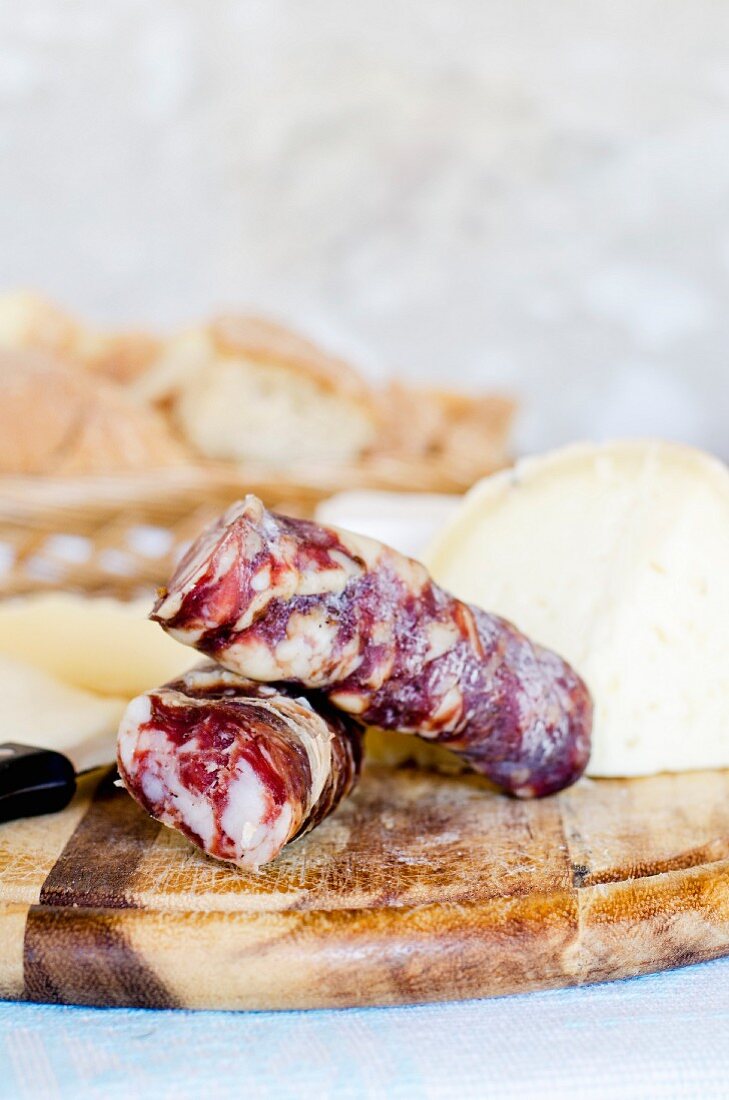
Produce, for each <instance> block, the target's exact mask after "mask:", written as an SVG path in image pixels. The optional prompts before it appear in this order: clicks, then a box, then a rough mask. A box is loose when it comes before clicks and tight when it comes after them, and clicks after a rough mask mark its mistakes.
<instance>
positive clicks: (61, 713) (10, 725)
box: [0, 657, 127, 771]
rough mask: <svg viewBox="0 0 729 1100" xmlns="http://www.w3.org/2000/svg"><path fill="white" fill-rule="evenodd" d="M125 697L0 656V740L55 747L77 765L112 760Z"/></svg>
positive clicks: (93, 765)
mask: <svg viewBox="0 0 729 1100" xmlns="http://www.w3.org/2000/svg"><path fill="white" fill-rule="evenodd" d="M126 705H127V700H126V699H116V698H113V697H111V696H106V697H104V698H102V697H101V696H98V695H94V694H92V693H91V692H89V691H82V690H81V689H79V688H76V687H71V686H70V685H69V684H64V683H62V682H61V681H60V680H57V679H56V678H55V677H54V676H51V675H49V674H48V673H47V672H43V671H41V670H40V669H38V668H35V667H33V666H32V665H29V664H26V663H25V662H23V661H14V660H11V659H10V658H8V657H0V731H1V734H2V736H0V741H14V742H17V743H19V744H22V745H33V746H35V747H37V748H45V749H55V750H56V751H57V752H62V753H65V754H66V755H67V756H69V757H70V758H71V760H72V761H73V763H74V766H75V767H76V769H77V771H83V770H84V769H86V768H93V767H96V766H98V765H99V764H106V763H111V762H112V761H113V760H114V755H115V751H116V749H115V746H116V731H117V727H118V725H119V720H120V718H121V716H122V714H123V713H124V709H125V707H126Z"/></svg>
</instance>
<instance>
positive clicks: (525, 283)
mask: <svg viewBox="0 0 729 1100" xmlns="http://www.w3.org/2000/svg"><path fill="white" fill-rule="evenodd" d="M18 285H20V286H30V287H35V288H38V289H42V290H44V291H46V292H47V293H49V294H51V295H52V296H55V297H56V298H57V299H58V300H59V301H60V302H61V303H62V304H64V305H66V306H68V307H69V308H72V309H75V310H77V311H79V312H81V313H82V314H83V313H86V314H87V315H88V316H89V317H90V318H92V319H95V320H97V321H102V322H104V321H115V322H124V323H126V322H129V323H132V324H142V323H144V324H151V325H161V326H165V325H170V324H177V323H179V322H184V321H188V320H192V319H194V318H197V317H199V316H201V315H205V314H206V313H208V312H209V311H211V310H212V309H215V308H217V307H220V306H224V305H238V304H245V305H253V306H257V307H259V308H261V309H263V310H266V311H268V312H270V313H272V314H273V315H275V316H279V317H281V318H282V319H288V320H290V321H293V322H295V323H297V324H299V325H301V326H302V327H303V328H304V329H305V330H308V331H309V332H310V333H311V334H313V335H314V336H316V337H319V338H321V339H322V340H324V341H325V342H327V343H328V344H329V345H330V346H332V347H333V348H334V349H338V350H340V351H342V352H344V353H345V354H349V355H350V356H352V357H353V358H354V360H355V361H356V362H359V364H360V365H361V366H363V367H364V368H365V369H366V370H368V371H369V372H371V373H372V374H373V375H385V374H387V373H389V372H391V371H398V372H401V373H403V374H406V375H409V376H411V377H413V378H415V377H417V378H420V379H432V380H440V381H441V382H446V383H450V384H459V385H461V386H463V387H465V388H472V389H475V388H479V387H489V388H492V387H498V388H502V389H505V390H510V391H514V392H516V393H518V394H519V395H520V396H521V397H522V398H523V400H524V403H525V410H524V414H523V415H522V418H521V422H520V425H519V442H520V445H521V447H522V448H523V449H534V448H537V447H542V446H546V445H550V444H552V443H555V442H560V441H564V440H567V439H570V438H573V437H578V436H586V435H591V436H605V435H611V434H637V433H660V434H664V435H667V436H670V437H674V438H682V439H686V440H689V441H692V442H699V443H702V444H704V445H706V446H709V447H712V448H713V449H714V450H716V451H718V452H720V453H722V454H724V455H725V456H727V457H729V439H728V438H727V427H726V426H727V421H728V419H729V368H728V367H727V349H728V348H729V311H728V310H727V300H728V298H729V8H728V7H727V5H726V4H725V3H724V2H723V0H694V2H693V3H688V2H687V0H605V2H595V0H552V3H550V4H544V3H542V2H539V0H420V2H419V3H417V4H414V3H407V2H405V0H366V2H365V0H359V2H350V3H342V2H338V0H306V2H304V3H302V2H297V0H261V2H258V0H208V2H205V0H103V2H102V3H99V0H63V2H60V0H24V2H23V3H18V2H17V0H0V288H10V287H15V286H18Z"/></svg>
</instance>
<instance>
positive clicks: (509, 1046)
mask: <svg viewBox="0 0 729 1100" xmlns="http://www.w3.org/2000/svg"><path fill="white" fill-rule="evenodd" d="M0 1043H1V1044H2V1046H1V1047H0V1050H2V1054H1V1055H0V1059H1V1064H0V1071H1V1072H0V1097H2V1098H3V1100H5V1098H6V1097H7V1098H8V1100H10V1098H12V1100H26V1098H28V1097H32V1098H33V1100H35V1098H37V1097H42V1098H43V1100H54V1098H56V1097H74V1098H78V1097H99V1098H103V1100H114V1098H116V1097H119V1098H122V1097H123V1098H124V1100H130V1098H131V1100H139V1098H144V1097H155V1100H166V1098H169V1100H180V1098H185V1097H205V1098H208V1097H209V1098H210V1100H219V1098H225V1097H236V1100H258V1098H261V1100H269V1098H270V1100H287V1098H289V1097H291V1098H296V1100H302V1098H306V1097H310V1096H311V1097H316V1098H317V1100H325V1098H327V1097H337V1098H339V1097H344V1098H357V1100H359V1098H365V1097H366V1098H369V1097H373V1098H377V1100H380V1098H387V1100H397V1098H399V1097H408V1098H409V1097H424V1098H430V1097H451V1096H452V1097H454V1098H458V1100H465V1098H468V1097H478V1098H484V1100H488V1098H489V1097H509V1098H511V1097H520V1098H521V1097H523V1098H526V1097H529V1098H532V1097H535V1096H539V1097H540V1100H544V1098H546V1097H560V1098H570V1097H583V1096H588V1095H589V1096H590V1097H598V1098H601V1097H620V1098H621V1100H624V1098H626V1097H636V1098H637V1097H640V1098H641V1100H645V1098H648V1100H662V1098H668V1097H670V1098H678V1097H682V1098H683V1097H700V1098H701V1100H714V1098H716V1100H719V1098H722V1100H724V1098H726V1097H728V1096H729V959H722V960H719V961H717V962H714V963H705V964H703V965H700V966H693V967H688V968H686V969H684V970H678V971H674V972H672V973H667V974H657V975H651V976H649V977H645V978H638V979H634V980H633V981H628V982H617V983H612V984H609V985H602V986H593V987H590V988H584V989H579V990H557V991H554V992H549V993H537V994H529V995H525V996H519V997H507V998H503V999H501V1000H492V1001H468V1002H465V1003H462V1004H447V1005H422V1006H416V1007H409V1008H382V1009H350V1010H345V1011H336V1012H335V1011H331V1012H329V1011H328V1012H282V1013H272V1012H259V1013H254V1012H237V1013H234V1012H181V1011H151V1010H131V1009H130V1010H126V1009H80V1008H65V1007H56V1006H43V1005H21V1004H11V1003H5V1004H0Z"/></svg>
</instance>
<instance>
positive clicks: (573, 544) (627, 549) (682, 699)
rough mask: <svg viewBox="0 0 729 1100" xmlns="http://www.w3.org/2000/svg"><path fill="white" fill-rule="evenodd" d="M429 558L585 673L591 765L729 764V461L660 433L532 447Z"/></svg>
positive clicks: (452, 584) (481, 489)
mask: <svg viewBox="0 0 729 1100" xmlns="http://www.w3.org/2000/svg"><path fill="white" fill-rule="evenodd" d="M424 560H425V562H426V564H427V565H428V566H429V568H430V569H431V571H432V573H433V575H434V576H435V578H436V580H437V581H438V582H439V583H441V584H442V585H443V586H444V587H445V588H448V589H450V590H451V591H452V592H454V593H455V595H456V596H459V597H460V598H461V599H464V600H467V601H469V602H471V603H475V604H479V605H480V606H482V607H485V608H488V610H490V611H495V612H497V613H498V614H500V615H503V616H505V617H506V618H508V619H510V620H512V621H513V622H514V623H516V624H517V626H519V627H520V628H521V629H522V630H524V631H525V632H526V633H527V634H529V635H530V636H531V637H533V638H534V639H535V640H536V641H538V642H541V643H543V644H544V645H547V646H550V647H551V648H553V649H555V650H556V651H557V652H558V653H560V654H562V655H563V656H564V657H566V658H567V660H569V661H570V662H571V663H572V664H573V665H574V666H575V668H576V669H577V670H578V672H580V673H581V674H582V676H583V677H584V678H585V680H586V681H587V683H588V685H589V687H590V689H591V691H592V693H593V697H594V700H595V705H596V711H595V730H594V747H593V753H592V758H591V762H590V765H589V767H588V774H590V775H593V776H631V775H643V774H648V773H652V772H660V771H683V770H687V769H695V768H715V767H729V470H728V469H727V467H726V466H725V465H723V464H722V463H720V462H719V461H717V460H716V459H713V458H711V457H710V456H709V455H706V454H703V453H702V452H700V451H696V450H693V449H691V448H688V447H684V446H679V445H673V444H669V443H660V442H655V441H645V442H638V441H636V442H616V443H610V444H605V445H594V446H593V445H576V446H573V447H569V448H566V449H564V450H560V451H556V452H554V453H552V454H548V455H545V456H543V457H539V458H529V459H525V460H524V461H522V462H519V463H518V464H517V465H516V466H515V467H514V468H513V469H511V470H507V471H504V472H502V473H499V474H496V475H495V476H493V477H490V478H487V479H486V480H485V481H482V482H481V483H480V484H478V485H477V486H476V487H475V488H474V489H473V490H472V491H471V492H470V493H469V494H468V495H467V496H466V498H465V499H464V501H463V503H462V505H461V507H460V509H459V510H458V512H457V514H456V515H455V516H454V517H453V519H452V520H451V521H450V522H449V523H448V524H446V525H445V527H444V529H443V530H442V532H441V533H440V534H439V535H438V536H437V537H436V539H435V541H434V542H433V543H432V544H431V545H430V547H429V549H428V550H427V552H426V554H425V559H424Z"/></svg>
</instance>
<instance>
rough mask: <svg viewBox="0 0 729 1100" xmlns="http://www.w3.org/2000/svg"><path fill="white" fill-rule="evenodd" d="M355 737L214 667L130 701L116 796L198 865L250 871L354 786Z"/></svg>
mask: <svg viewBox="0 0 729 1100" xmlns="http://www.w3.org/2000/svg"><path fill="white" fill-rule="evenodd" d="M360 758H361V731H360V729H359V727H358V726H357V724H356V723H355V722H352V721H351V720H350V719H347V718H346V717H345V716H344V715H340V714H338V713H337V712H336V711H333V710H332V709H331V708H329V707H328V706H327V704H326V702H325V701H322V704H321V705H320V706H319V705H318V706H317V708H316V709H314V707H313V706H312V704H311V703H310V702H309V701H308V699H306V698H303V697H299V696H298V695H297V694H296V693H295V692H292V691H287V690H286V688H274V687H270V686H268V685H264V684H256V683H252V682H251V681H250V680H245V679H243V678H242V677H240V676H238V675H236V674H235V673H232V672H229V671H226V670H225V669H222V668H220V667H218V666H217V665H214V664H209V665H205V666H202V667H199V668H195V669H192V670H191V671H189V672H187V673H186V674H185V675H184V676H182V677H181V678H180V679H179V680H174V681H172V682H171V683H169V684H166V685H165V686H164V687H161V688H157V689H156V690H154V691H148V692H146V693H145V694H144V695H140V696H138V697H137V698H136V699H133V700H132V702H131V703H130V704H129V707H128V708H127V711H126V713H125V715H124V717H123V719H122V722H121V726H120V728H119V738H118V750H117V760H118V765H119V773H120V775H121V777H122V781H123V783H124V786H125V787H126V788H127V790H128V791H129V793H130V794H131V795H132V796H133V797H134V798H135V799H136V800H137V802H139V803H140V804H141V805H142V806H143V807H144V809H145V810H147V812H148V813H150V814H151V815H152V817H155V818H157V820H158V821H161V822H163V823H164V824H165V825H169V826H171V827H172V828H174V829H179V831H180V832H181V833H184V835H185V836H186V837H188V838H189V839H190V840H191V841H193V843H195V844H197V846H198V847H199V848H202V849H203V851H204V852H207V853H208V855H211V856H215V857H216V858H217V859H223V860H227V861H229V862H231V863H235V864H237V865H238V866H239V867H245V868H248V869H256V868H258V867H260V866H261V865H262V864H264V863H268V862H269V861H270V860H272V859H274V858H275V857H276V856H277V855H278V853H279V852H280V851H281V849H282V848H283V847H284V845H285V844H288V842H289V841H291V840H294V839H295V838H296V837H299V836H301V835H302V834H303V833H306V832H308V831H309V830H310V829H313V828H314V826H315V825H318V824H319V822H320V821H322V820H323V819H324V818H325V817H326V816H327V814H329V813H331V812H332V810H334V809H335V808H336V807H337V805H338V804H339V802H340V801H341V800H342V798H344V796H345V795H346V794H348V792H349V791H350V790H351V789H352V787H353V786H354V784H355V782H356V780H357V776H358V773H359V765H360Z"/></svg>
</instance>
